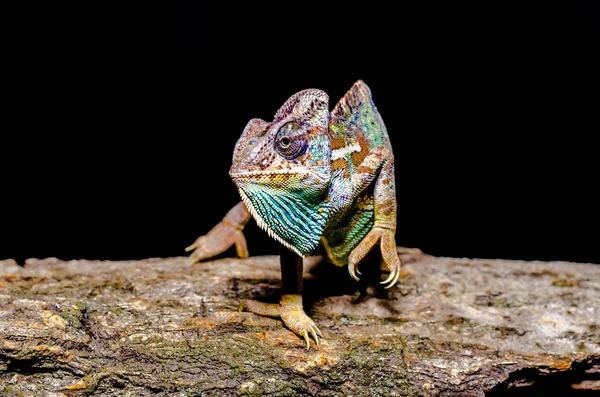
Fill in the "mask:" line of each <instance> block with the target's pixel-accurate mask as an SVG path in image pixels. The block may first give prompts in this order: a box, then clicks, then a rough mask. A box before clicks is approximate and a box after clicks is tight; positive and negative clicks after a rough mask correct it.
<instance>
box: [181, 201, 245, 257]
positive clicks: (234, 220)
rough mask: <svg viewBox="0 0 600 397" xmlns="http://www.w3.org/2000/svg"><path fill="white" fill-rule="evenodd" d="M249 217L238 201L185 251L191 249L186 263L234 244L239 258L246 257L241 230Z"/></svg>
mask: <svg viewBox="0 0 600 397" xmlns="http://www.w3.org/2000/svg"><path fill="white" fill-rule="evenodd" d="M249 219H250V213H249V212H248V210H247V209H246V207H245V206H244V203H243V202H241V201H240V202H239V203H238V204H237V205H236V206H234V207H233V208H232V209H231V210H229V212H228V213H227V215H225V218H223V220H222V221H221V222H219V223H218V224H217V225H215V227H213V228H212V229H211V230H210V231H209V232H208V233H207V234H206V235H204V236H200V237H198V239H197V240H196V241H194V243H193V244H192V245H190V246H189V247H187V248H186V249H185V250H186V251H192V250H193V252H192V253H191V254H190V256H189V257H188V259H187V264H188V265H193V264H194V263H196V262H199V261H201V260H203V259H206V258H211V257H213V256H216V255H218V254H220V253H222V252H224V251H225V250H227V249H228V248H229V247H231V246H232V245H234V244H235V249H236V252H237V255H238V256H239V257H240V258H247V257H248V247H247V245H246V239H245V238H244V233H243V232H242V230H243V229H244V226H245V225H246V223H247V222H248V220H249Z"/></svg>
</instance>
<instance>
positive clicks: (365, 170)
mask: <svg viewBox="0 0 600 397" xmlns="http://www.w3.org/2000/svg"><path fill="white" fill-rule="evenodd" d="M372 171H373V168H371V167H369V166H366V165H361V166H360V167H358V169H357V170H356V172H358V173H364V174H370V173H371V172H372Z"/></svg>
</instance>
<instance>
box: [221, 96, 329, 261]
mask: <svg viewBox="0 0 600 397" xmlns="http://www.w3.org/2000/svg"><path fill="white" fill-rule="evenodd" d="M328 106H329V98H328V96H327V94H326V93H325V92H323V91H320V90H316V89H309V90H304V91H300V92H298V93H296V94H294V95H292V96H291V97H290V98H289V99H288V100H287V101H286V102H285V103H284V105H283V106H282V107H281V108H280V109H279V110H278V111H277V113H276V114H275V117H274V119H273V121H271V122H266V121H264V120H260V119H252V120H250V121H249V122H248V124H247V125H246V127H245V128H244V131H243V133H242V135H241V137H240V138H239V140H238V142H237V143H236V145H235V149H234V151H233V162H232V166H231V169H230V171H229V175H230V176H231V178H232V179H233V181H234V183H235V184H236V186H237V188H238V190H239V192H240V195H241V197H242V200H243V201H244V203H245V204H246V207H248V209H249V210H250V212H251V213H252V215H253V217H254V219H255V220H256V221H257V223H258V225H259V226H260V227H261V228H262V229H264V230H265V231H267V233H268V234H269V235H270V236H271V237H273V238H274V239H276V240H277V241H279V242H280V243H282V244H283V245H285V246H287V247H288V248H290V249H291V250H292V251H295V252H296V253H298V254H299V255H303V256H306V255H308V254H310V253H311V252H312V251H314V249H315V248H316V247H317V245H318V243H319V240H320V238H321V234H322V232H323V229H324V228H325V224H326V223H327V220H328V217H329V200H328V199H327V191H328V187H329V180H330V173H331V167H330V157H331V143H330V139H329V135H328V123H329V110H328Z"/></svg>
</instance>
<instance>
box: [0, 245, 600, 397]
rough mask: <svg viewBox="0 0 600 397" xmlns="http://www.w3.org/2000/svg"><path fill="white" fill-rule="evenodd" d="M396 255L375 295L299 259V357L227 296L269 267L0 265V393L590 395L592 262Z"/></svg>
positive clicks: (594, 349) (273, 282)
mask: <svg viewBox="0 0 600 397" xmlns="http://www.w3.org/2000/svg"><path fill="white" fill-rule="evenodd" d="M405 260H406V261H407V262H408V263H406V264H405V266H404V268H403V271H402V277H401V279H400V282H399V285H397V286H395V287H393V288H391V289H390V290H383V289H381V288H380V287H378V286H377V282H376V281H377V279H378V277H379V273H378V271H377V269H375V268H376V266H371V267H369V266H367V265H362V266H361V268H360V270H361V271H362V272H363V279H362V280H361V282H359V283H356V282H354V281H353V280H352V279H351V278H350V277H349V276H348V273H347V269H346V268H335V267H333V266H330V265H328V264H326V263H322V262H321V261H320V259H319V258H318V257H310V258H307V259H306V260H305V263H306V265H307V266H305V273H306V274H305V281H304V297H305V309H306V310H307V313H308V314H309V315H311V316H312V318H313V319H314V320H315V321H316V323H317V324H318V326H319V327H320V329H321V331H322V332H323V334H324V339H323V340H322V343H321V345H320V346H319V347H317V348H314V347H311V349H310V350H309V351H307V350H306V349H305V344H304V341H303V340H302V339H301V338H299V337H297V336H296V335H294V334H292V333H291V332H290V331H288V330H287V329H286V328H285V327H284V326H283V325H282V323H281V321H280V320H278V319H271V318H265V317H259V316H257V315H254V314H251V313H246V312H241V313H240V312H238V311H237V306H238V303H239V301H240V300H241V299H243V298H254V299H260V300H263V301H277V299H278V294H279V288H280V285H281V284H280V281H281V280H280V270H279V262H278V258H277V257H276V256H272V257H271V256H263V257H251V258H249V259H244V260H242V259H235V258H225V259H219V260H215V261H209V262H204V263H200V264H198V265H195V266H193V267H186V266H185V264H184V262H185V259H184V258H183V257H177V258H167V259H148V260H142V261H122V262H111V261H86V260H78V261H68V262H64V261H60V260H57V259H54V258H50V259H45V260H35V259H31V260H28V261H27V263H26V265H25V266H24V267H20V266H18V265H17V264H16V263H14V261H10V260H8V261H0V395H3V396H4V395H6V396H12V395H27V396H29V395H41V396H62V395H65V396H80V395H101V396H125V395H128V396H149V395H160V396H162V395H164V396H187V395H202V396H204V395H206V396H229V395H256V396H294V395H319V396H364V395H369V396H413V395H414V396H442V395H443V396H447V395H457V396H458V395H460V396H484V395H489V396H498V395H505V394H506V393H507V392H510V391H511V390H522V388H528V387H529V388H532V387H535V386H536V385H540V384H542V385H544V384H545V385H546V386H547V387H550V388H552V389H553V390H554V391H557V392H560V391H561V390H562V391H563V392H566V391H567V390H570V391H574V392H578V393H579V392H580V393H584V394H581V395H587V394H586V393H592V392H591V390H594V389H596V390H597V389H598V388H599V387H600V380H599V379H600V377H599V375H600V331H599V329H600V266H598V265H594V264H577V263H567V262H524V261H508V260H471V259H463V258H439V257H431V256H428V255H421V256H418V255H417V256H415V257H412V258H409V257H406V258H405ZM369 269H375V270H369ZM519 386H520V387H519ZM531 390H533V389H531ZM503 393H504V394H503ZM506 395H508V394H506ZM590 395H591V394H590Z"/></svg>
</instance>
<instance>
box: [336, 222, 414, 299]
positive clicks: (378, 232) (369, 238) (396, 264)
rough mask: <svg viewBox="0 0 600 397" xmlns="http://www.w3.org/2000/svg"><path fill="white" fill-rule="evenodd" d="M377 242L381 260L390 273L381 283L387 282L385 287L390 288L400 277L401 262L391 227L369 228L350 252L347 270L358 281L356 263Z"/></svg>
mask: <svg viewBox="0 0 600 397" xmlns="http://www.w3.org/2000/svg"><path fill="white" fill-rule="evenodd" d="M377 242H380V246H381V255H382V257H383V261H384V262H385V264H386V265H387V267H388V269H390V275H389V276H388V278H387V279H385V280H383V281H382V282H381V284H387V285H386V286H385V288H390V287H391V286H393V285H394V284H396V281H398V278H399V277H400V266H401V264H402V263H401V262H400V258H399V257H398V253H397V252H396V239H395V236H394V231H393V230H391V229H384V228H381V227H373V229H371V231H370V232H369V233H368V234H367V235H366V236H365V237H364V238H363V239H362V241H361V242H360V244H358V245H357V246H356V248H354V250H352V252H351V253H350V257H349V258H348V271H349V272H350V276H351V277H352V278H353V279H355V280H356V281H358V277H357V276H356V273H358V274H360V272H359V271H358V269H357V268H356V265H357V264H358V262H359V261H360V260H361V259H363V258H364V257H365V255H367V253H368V252H369V251H371V248H373V246H375V244H377Z"/></svg>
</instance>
